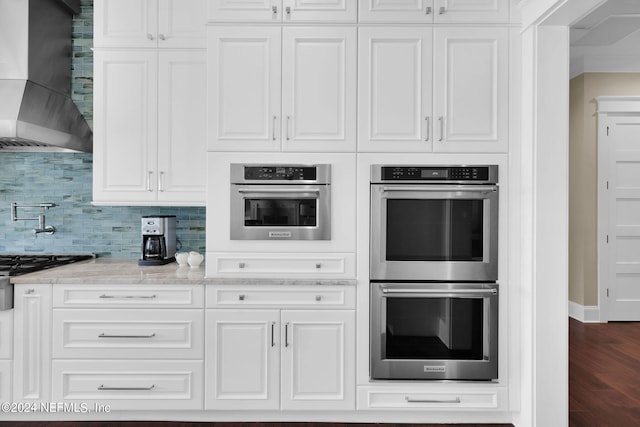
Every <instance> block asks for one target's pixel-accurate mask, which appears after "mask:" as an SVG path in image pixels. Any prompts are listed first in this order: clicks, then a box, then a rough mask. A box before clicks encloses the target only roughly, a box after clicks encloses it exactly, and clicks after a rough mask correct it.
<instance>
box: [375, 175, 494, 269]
mask: <svg viewBox="0 0 640 427" xmlns="http://www.w3.org/2000/svg"><path fill="white" fill-rule="evenodd" d="M370 261H371V265H370V269H371V271H370V273H371V277H370V278H371V280H422V281H425V280H435V281H495V280H497V279H498V186H497V185H420V184H415V185H413V184H372V185H371V260H370Z"/></svg>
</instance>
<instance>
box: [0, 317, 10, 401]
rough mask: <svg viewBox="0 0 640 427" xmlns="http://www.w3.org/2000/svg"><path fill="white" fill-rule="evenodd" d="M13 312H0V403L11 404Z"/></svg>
mask: <svg viewBox="0 0 640 427" xmlns="http://www.w3.org/2000/svg"><path fill="white" fill-rule="evenodd" d="M11 359H13V310H7V311H0V402H11V400H12V399H11V396H12V392H11V376H12V375H11V371H12V362H11Z"/></svg>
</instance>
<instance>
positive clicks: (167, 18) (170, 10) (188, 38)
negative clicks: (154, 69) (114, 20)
mask: <svg viewBox="0 0 640 427" xmlns="http://www.w3.org/2000/svg"><path fill="white" fill-rule="evenodd" d="M108 1H111V0H108ZM157 1H158V2H159V3H158V35H157V39H158V47H159V48H182V47H187V48H188V47H195V48H204V47H205V46H206V24H207V18H206V13H207V5H206V0H157Z"/></svg>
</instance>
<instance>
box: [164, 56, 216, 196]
mask: <svg viewBox="0 0 640 427" xmlns="http://www.w3.org/2000/svg"><path fill="white" fill-rule="evenodd" d="M158 61H159V66H158V200H159V201H168V202H178V203H180V202H182V203H187V202H189V203H192V204H200V205H204V203H205V199H206V195H205V189H206V172H207V170H206V169H207V163H206V156H205V154H206V152H207V143H206V140H207V139H206V128H207V126H206V123H207V122H206V120H207V113H206V111H207V98H206V91H205V90H204V88H205V87H206V81H207V80H206V79H207V64H206V54H205V52H204V50H191V51H160V53H159V56H158Z"/></svg>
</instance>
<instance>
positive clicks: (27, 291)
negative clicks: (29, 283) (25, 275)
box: [24, 289, 36, 295]
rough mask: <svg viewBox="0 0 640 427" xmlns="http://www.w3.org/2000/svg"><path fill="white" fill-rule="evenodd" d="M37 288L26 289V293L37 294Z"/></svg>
mask: <svg viewBox="0 0 640 427" xmlns="http://www.w3.org/2000/svg"><path fill="white" fill-rule="evenodd" d="M35 293H36V290H35V289H27V290H26V291H24V294H25V295H32V294H35Z"/></svg>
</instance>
